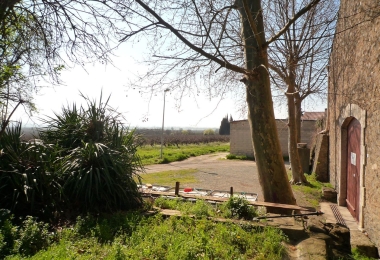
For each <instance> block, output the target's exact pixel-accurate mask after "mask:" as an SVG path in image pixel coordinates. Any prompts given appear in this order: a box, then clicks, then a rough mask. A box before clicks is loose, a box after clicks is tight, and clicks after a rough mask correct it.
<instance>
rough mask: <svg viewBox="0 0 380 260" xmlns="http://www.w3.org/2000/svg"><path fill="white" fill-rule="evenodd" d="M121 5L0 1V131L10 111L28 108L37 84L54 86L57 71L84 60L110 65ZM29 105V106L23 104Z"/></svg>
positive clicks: (49, 0) (114, 2) (114, 0)
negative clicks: (22, 107) (0, 108)
mask: <svg viewBox="0 0 380 260" xmlns="http://www.w3.org/2000/svg"><path fill="white" fill-rule="evenodd" d="M119 2H123V1H121V0H120V1H118V0H111V1H101V0H99V1H96V0H95V1H86V0H63V1H60V0H33V1H32V0H23V1H21V0H5V1H1V2H0V106H2V117H1V118H2V122H1V124H2V127H5V126H6V125H7V124H8V123H9V120H10V116H11V115H12V114H13V112H14V109H15V108H18V107H19V105H23V106H24V107H25V108H26V109H27V110H28V111H30V109H31V108H33V107H34V106H33V103H32V97H33V95H34V94H35V93H36V92H37V91H38V90H39V89H40V87H41V82H46V81H47V82H50V83H59V82H60V80H59V75H60V71H61V70H62V69H64V68H67V67H69V66H72V65H73V64H76V65H80V66H83V65H84V62H92V61H101V62H110V51H111V50H112V49H113V48H115V47H117V46H118V44H119V43H118V41H116V40H114V39H116V36H117V35H118V34H117V31H118V27H117V26H116V25H117V23H119V22H120V21H123V20H124V17H122V16H121V14H120V13H119V10H120V3H119ZM25 105H29V106H25Z"/></svg>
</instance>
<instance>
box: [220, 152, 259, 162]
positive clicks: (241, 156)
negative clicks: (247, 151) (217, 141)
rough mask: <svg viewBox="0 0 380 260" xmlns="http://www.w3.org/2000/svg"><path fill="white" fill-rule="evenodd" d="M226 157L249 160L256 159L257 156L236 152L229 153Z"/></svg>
mask: <svg viewBox="0 0 380 260" xmlns="http://www.w3.org/2000/svg"><path fill="white" fill-rule="evenodd" d="M226 159H228V160H243V161H244V160H249V161H254V160H255V157H250V156H247V155H235V154H228V155H227V156H226Z"/></svg>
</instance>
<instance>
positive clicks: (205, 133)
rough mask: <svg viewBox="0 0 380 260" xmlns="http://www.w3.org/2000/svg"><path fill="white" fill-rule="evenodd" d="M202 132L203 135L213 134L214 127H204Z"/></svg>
mask: <svg viewBox="0 0 380 260" xmlns="http://www.w3.org/2000/svg"><path fill="white" fill-rule="evenodd" d="M203 134H204V135H214V134H215V131H214V129H211V128H210V129H206V130H204V131H203Z"/></svg>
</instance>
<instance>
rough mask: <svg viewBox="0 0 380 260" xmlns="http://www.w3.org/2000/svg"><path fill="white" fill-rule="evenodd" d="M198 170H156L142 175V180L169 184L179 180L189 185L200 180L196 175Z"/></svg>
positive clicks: (171, 184)
mask: <svg viewBox="0 0 380 260" xmlns="http://www.w3.org/2000/svg"><path fill="white" fill-rule="evenodd" d="M196 172H197V170H196V169H183V170H172V171H162V172H154V173H149V174H144V175H142V176H141V178H142V179H141V181H142V182H143V183H152V184H157V185H167V186H173V185H175V183H176V182H177V181H179V182H180V183H182V185H188V184H191V183H197V182H198V179H197V178H196V177H195V173H196Z"/></svg>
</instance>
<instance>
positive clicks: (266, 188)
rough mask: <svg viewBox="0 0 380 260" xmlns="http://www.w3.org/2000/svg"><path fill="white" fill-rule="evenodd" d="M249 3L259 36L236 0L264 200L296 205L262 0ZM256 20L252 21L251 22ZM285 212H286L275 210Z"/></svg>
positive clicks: (238, 0) (249, 110)
mask: <svg viewBox="0 0 380 260" xmlns="http://www.w3.org/2000/svg"><path fill="white" fill-rule="evenodd" d="M247 2H249V10H248V12H250V14H251V18H252V17H254V18H255V21H254V22H255V25H254V26H255V27H256V29H257V32H259V33H257V34H256V35H255V33H254V30H253V29H252V25H250V23H249V17H248V15H247V13H248V12H246V9H245V8H244V3H243V0H236V1H235V5H236V6H237V7H238V9H239V11H240V14H241V18H242V34H243V35H242V38H243V44H244V46H245V48H244V50H245V53H244V55H245V62H246V68H247V69H248V70H249V71H250V73H248V74H247V75H246V76H245V77H244V79H243V80H242V81H243V82H244V84H245V85H246V92H247V104H248V120H249V123H250V127H251V136H252V141H253V149H254V152H255V158H256V165H257V169H258V174H259V181H260V185H261V187H262V190H263V194H264V200H265V201H269V202H276V203H284V204H296V200H295V198H294V195H293V192H292V189H291V186H290V184H289V179H288V175H287V173H286V170H285V164H284V160H283V158H282V154H281V147H280V142H279V139H278V134H277V128H276V121H275V118H274V111H273V102H272V94H271V89H270V80H269V74H268V56H267V50H266V48H262V46H260V44H259V43H260V42H261V43H264V42H265V33H264V26H263V16H262V13H261V3H260V2H261V1H246V3H247ZM251 21H252V20H251ZM270 211H271V212H277V213H284V212H287V211H286V210H278V209H277V210H276V209H271V210H270Z"/></svg>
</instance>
